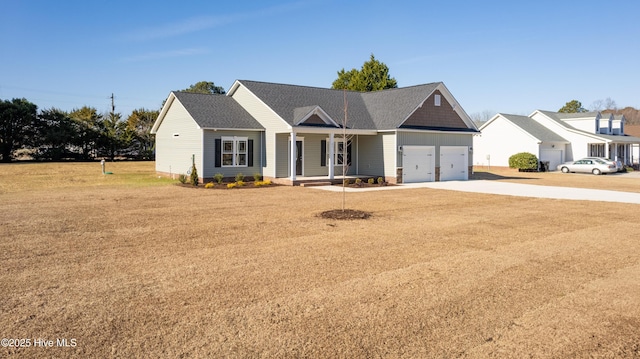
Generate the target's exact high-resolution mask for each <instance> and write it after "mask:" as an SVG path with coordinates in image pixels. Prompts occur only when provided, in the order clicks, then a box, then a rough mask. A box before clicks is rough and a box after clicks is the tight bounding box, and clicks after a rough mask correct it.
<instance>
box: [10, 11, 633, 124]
mask: <svg viewBox="0 0 640 359" xmlns="http://www.w3.org/2000/svg"><path fill="white" fill-rule="evenodd" d="M0 6H1V11H0V34H1V35H2V50H1V52H0V99H12V98H16V97H19V98H22V97H24V98H26V99H28V100H29V101H31V102H33V103H35V104H36V105H38V106H39V108H41V109H42V108H51V107H56V108H60V109H63V110H71V109H73V108H79V107H82V106H84V105H88V106H92V107H96V108H97V109H98V110H99V111H101V112H103V111H107V110H108V109H109V107H110V99H109V97H110V96H111V93H114V94H115V103H116V111H117V112H120V113H122V115H123V117H125V118H126V117H127V116H128V115H129V113H130V112H131V111H132V110H133V109H136V108H141V107H144V108H148V109H157V108H159V107H160V105H161V104H162V101H163V100H164V99H165V98H166V97H167V95H168V94H169V92H170V91H172V90H180V89H184V88H187V87H189V85H191V84H194V83H196V82H198V81H213V82H215V84H216V85H218V86H222V87H224V88H225V89H229V87H230V86H231V85H232V84H233V82H234V80H236V79H247V80H256V81H267V82H277V83H289V84H297V85H307V86H318V87H330V86H331V83H332V82H333V80H335V78H336V76H337V75H336V72H337V71H338V70H340V69H342V68H345V69H347V70H348V69H351V68H360V66H362V64H363V63H364V62H365V61H367V60H368V59H369V56H370V54H372V53H373V54H375V56H376V58H377V59H378V60H380V61H382V62H384V63H385V64H387V66H389V69H390V73H391V75H392V76H393V77H395V78H396V80H397V81H398V85H399V86H400V87H405V86H411V85H416V84H423V83H429V82H435V81H443V82H444V83H445V85H446V86H447V87H448V88H449V90H450V91H451V92H452V93H453V95H454V96H455V97H456V99H457V100H458V101H459V102H460V104H461V105H462V107H463V108H464V109H465V110H466V112H467V113H469V114H470V115H472V114H474V113H481V112H485V111H490V112H491V113H492V114H493V113H497V112H504V113H515V114H525V115H527V114H529V113H531V112H532V111H533V110H535V109H545V110H553V111H555V110H558V109H559V108H560V107H562V106H563V105H564V104H565V103H566V102H567V101H570V100H572V99H577V100H579V101H581V102H582V104H583V106H585V107H587V108H588V107H589V106H590V105H591V104H592V103H593V102H594V101H596V100H602V99H605V98H607V97H610V98H611V99H613V100H615V101H616V103H617V105H618V107H625V106H633V107H636V108H640V97H639V95H640V91H639V90H638V87H639V85H640V71H639V69H638V66H639V65H638V64H639V63H640V26H639V25H638V14H640V1H636V0H628V1H619V0H611V1H608V2H602V1H591V0H585V1H562V0H555V1H546V0H541V1H462V0H458V1H456V0H452V1H430V0H425V1H402V0H400V1H393V2H391V1H375V0H374V1H339V0H335V1H334V0H325V1H320V0H309V1H306V0H302V1H296V0H291V1H235V2H232V1H183V2H176V1H171V2H169V1H153V2H136V1H131V0H128V1H106V0H92V1H87V0H82V1H75V0H73V1H72V0H68V1H65V0H62V1H49V0H40V1H35V0H33V1H32V0H0Z"/></svg>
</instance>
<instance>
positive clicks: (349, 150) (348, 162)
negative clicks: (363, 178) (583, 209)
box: [347, 141, 351, 166]
mask: <svg viewBox="0 0 640 359" xmlns="http://www.w3.org/2000/svg"><path fill="white" fill-rule="evenodd" d="M347 166H351V141H349V144H348V145H347Z"/></svg>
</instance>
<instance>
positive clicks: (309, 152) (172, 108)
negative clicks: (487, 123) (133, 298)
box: [151, 80, 478, 185]
mask: <svg viewBox="0 0 640 359" xmlns="http://www.w3.org/2000/svg"><path fill="white" fill-rule="evenodd" d="M345 113H346V117H345ZM151 132H152V133H154V134H156V171H157V172H158V173H161V174H165V175H169V176H175V175H177V174H181V173H186V172H187V171H188V170H189V168H190V167H191V164H192V160H195V164H196V167H197V169H198V174H199V175H200V176H201V179H202V180H205V179H208V178H211V177H212V176H213V175H214V174H216V173H222V174H223V175H224V176H226V177H234V176H235V175H236V174H237V173H243V174H244V175H245V176H251V175H253V174H254V173H260V174H262V175H263V176H264V178H265V179H270V180H272V181H275V182H277V183H283V184H292V185H295V184H299V183H301V182H304V181H312V180H313V181H317V180H320V179H322V180H338V179H341V178H342V177H341V175H342V166H343V163H345V162H346V163H347V164H348V173H347V175H349V176H362V177H379V176H381V177H384V178H385V180H386V181H388V182H391V183H409V182H425V181H446V180H467V179H468V178H469V173H470V171H471V166H472V159H473V156H472V155H471V154H470V152H471V151H472V143H473V135H474V134H477V133H478V129H477V128H476V127H475V125H474V124H473V122H472V121H471V119H470V118H469V116H468V115H467V114H466V113H465V112H464V110H463V109H462V107H461V106H460V105H459V104H458V102H457V101H456V100H455V98H454V97H453V96H452V95H451V93H450V92H449V90H448V89H447V88H446V87H445V85H444V84H443V83H442V82H437V83H430V84H425V85H418V86H411V87H405V88H397V89H389V90H383V91H377V92H368V93H361V92H353V91H342V90H333V89H325V88H317V87H306V86H297V85H286V84H275V83H266V82H257V81H246V80H238V81H236V82H235V83H234V84H233V86H231V88H230V90H229V92H228V93H227V94H226V95H203V94H192V93H184V92H172V93H171V94H170V95H169V97H168V99H167V101H166V103H165V105H164V106H163V108H162V110H161V112H160V116H158V120H157V121H156V123H155V124H154V126H153V128H152V131H151ZM345 133H346V138H345Z"/></svg>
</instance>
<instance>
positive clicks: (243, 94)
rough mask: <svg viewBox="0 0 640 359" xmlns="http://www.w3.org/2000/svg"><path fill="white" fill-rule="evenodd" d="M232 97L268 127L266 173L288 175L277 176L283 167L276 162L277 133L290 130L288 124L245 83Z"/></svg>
mask: <svg viewBox="0 0 640 359" xmlns="http://www.w3.org/2000/svg"><path fill="white" fill-rule="evenodd" d="M232 97H233V98H234V99H235V100H236V101H237V102H238V103H239V104H240V105H241V106H242V107H244V109H245V110H246V111H247V112H249V114H251V116H253V118H255V119H256V120H257V121H258V122H260V124H261V125H262V127H264V128H265V129H266V130H265V163H264V166H265V167H264V170H263V173H264V175H265V176H269V177H286V172H285V175H284V176H277V174H281V171H280V170H281V169H280V167H279V165H280V163H279V162H278V163H276V160H277V159H276V155H277V153H278V152H277V149H276V133H282V132H287V131H290V129H289V126H288V124H287V123H286V122H285V121H284V120H282V119H281V118H280V117H279V116H278V115H276V113H275V112H273V110H271V109H270V108H269V107H268V106H267V105H265V104H264V103H263V102H262V101H261V100H260V99H258V98H257V97H256V96H254V95H253V94H252V93H251V92H249V90H247V89H246V88H245V87H244V86H243V85H239V86H238V88H237V89H236V91H235V92H234V93H233V96H232ZM285 141H286V140H285ZM285 150H286V149H285ZM284 153H285V160H286V153H287V152H286V151H285V152H284ZM285 166H286V165H285Z"/></svg>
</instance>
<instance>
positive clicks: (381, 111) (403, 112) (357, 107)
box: [239, 80, 440, 130]
mask: <svg viewBox="0 0 640 359" xmlns="http://www.w3.org/2000/svg"><path fill="white" fill-rule="evenodd" d="M239 82H240V83H241V84H243V85H244V86H245V87H246V88H247V89H249V91H251V92H252V93H253V94H254V95H256V96H257V97H259V98H260V99H261V100H262V101H264V103H265V104H267V105H268V106H269V107H270V108H272V109H273V110H274V111H275V112H276V113H277V114H278V115H279V116H280V117H282V118H283V119H284V120H285V121H286V122H287V123H288V124H290V125H295V123H296V120H298V118H297V117H298V116H300V113H301V111H300V109H308V108H313V107H315V106H319V107H320V108H322V109H323V110H324V111H325V112H326V113H327V114H328V115H329V116H330V117H331V118H332V119H333V120H334V121H335V122H336V123H338V124H341V123H342V120H343V118H344V99H345V96H346V100H347V127H349V128H352V129H371V130H388V129H394V128H398V127H399V126H400V125H401V124H402V122H403V121H404V120H406V118H407V117H408V116H409V115H410V114H411V113H412V112H413V111H414V110H415V109H416V108H417V107H418V106H419V105H420V104H421V103H422V102H423V101H424V100H426V99H427V98H428V97H429V95H430V94H431V93H433V91H434V90H435V89H436V88H437V87H438V85H440V82H436V83H430V84H425V85H418V86H411V87H404V88H396V89H389V90H383V91H375V92H355V91H343V90H333V89H326V88H318V87H307V86H298V85H286V84H275V83H266V82H258V81H248V80H239Z"/></svg>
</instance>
